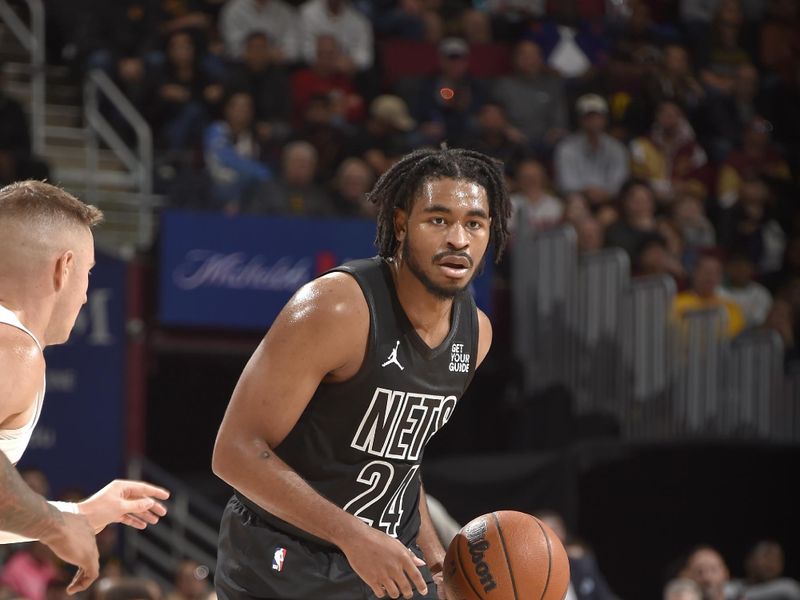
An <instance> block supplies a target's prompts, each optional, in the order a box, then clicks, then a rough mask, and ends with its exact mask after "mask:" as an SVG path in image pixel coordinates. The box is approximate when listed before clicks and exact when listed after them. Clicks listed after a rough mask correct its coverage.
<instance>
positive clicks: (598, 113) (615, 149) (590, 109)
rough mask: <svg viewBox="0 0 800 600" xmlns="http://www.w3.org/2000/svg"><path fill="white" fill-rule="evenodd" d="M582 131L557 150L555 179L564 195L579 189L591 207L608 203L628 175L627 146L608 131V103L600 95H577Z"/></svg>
mask: <svg viewBox="0 0 800 600" xmlns="http://www.w3.org/2000/svg"><path fill="white" fill-rule="evenodd" d="M576 111H577V114H578V118H579V122H580V130H579V131H577V132H576V133H573V134H572V135H570V136H568V137H566V138H564V139H563V140H561V142H559V143H558V145H557V146H556V149H555V157H554V165H555V172H556V181H557V184H558V188H559V190H560V191H561V193H562V194H571V193H574V192H580V193H582V194H583V195H584V196H586V198H587V199H588V200H589V203H590V204H591V205H592V206H599V205H601V204H605V203H607V202H609V201H610V200H611V199H613V197H614V196H615V195H616V194H617V192H618V191H619V189H620V187H621V186H622V184H623V183H624V182H625V180H626V179H627V178H628V173H629V157H628V151H627V150H626V148H625V146H624V145H623V144H622V143H621V142H619V141H618V140H616V139H614V138H613V137H611V136H610V135H608V134H607V133H606V132H605V129H606V125H607V122H608V104H607V103H606V101H605V99H604V98H602V97H601V96H598V95H597V94H586V95H583V96H581V97H580V98H578V101H577V102H576Z"/></svg>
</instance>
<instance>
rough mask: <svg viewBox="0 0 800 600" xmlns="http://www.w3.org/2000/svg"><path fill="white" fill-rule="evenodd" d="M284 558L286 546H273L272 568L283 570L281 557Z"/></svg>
mask: <svg viewBox="0 0 800 600" xmlns="http://www.w3.org/2000/svg"><path fill="white" fill-rule="evenodd" d="M284 558H286V548H281V547H280V546H278V547H277V548H275V555H274V556H273V557H272V570H273V571H278V572H279V573H280V572H281V571H283V559H284Z"/></svg>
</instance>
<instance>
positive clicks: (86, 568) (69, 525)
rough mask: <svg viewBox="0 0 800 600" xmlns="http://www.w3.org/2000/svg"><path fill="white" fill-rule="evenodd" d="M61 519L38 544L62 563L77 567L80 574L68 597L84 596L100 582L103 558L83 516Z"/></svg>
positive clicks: (69, 588)
mask: <svg viewBox="0 0 800 600" xmlns="http://www.w3.org/2000/svg"><path fill="white" fill-rule="evenodd" d="M61 517H62V518H61V519H60V524H59V526H58V527H53V528H52V529H51V530H50V531H48V533H47V534H46V535H45V536H43V537H42V538H41V539H40V540H39V541H41V542H42V543H43V544H45V545H46V546H48V547H49V548H50V549H51V550H52V551H53V552H54V553H55V555H56V556H58V557H59V558H60V559H61V560H63V561H64V562H67V563H69V564H71V565H75V566H76V567H78V572H77V573H75V577H74V578H73V579H72V582H71V583H70V584H69V586H68V587H67V593H68V594H70V595H72V594H76V593H78V592H82V591H83V590H85V589H86V588H88V587H89V586H90V585H92V582H93V581H94V580H95V579H97V576H98V575H99V573H100V558H99V554H98V551H97V542H96V541H95V539H94V531H93V530H92V526H91V524H90V523H89V520H88V519H87V518H86V517H84V516H83V515H73V514H71V513H62V514H61Z"/></svg>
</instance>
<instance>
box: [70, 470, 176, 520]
mask: <svg viewBox="0 0 800 600" xmlns="http://www.w3.org/2000/svg"><path fill="white" fill-rule="evenodd" d="M167 498H169V492H168V491H167V490H165V489H164V488H160V487H157V486H155V485H151V484H149V483H144V482H143V481H127V480H125V479H116V480H114V481H112V482H111V483H109V484H108V485H107V486H106V487H104V488H103V489H102V490H100V491H99V492H97V493H96V494H95V495H94V496H92V497H91V498H89V499H87V500H84V501H83V502H80V503H78V510H79V511H80V513H81V514H83V515H86V518H87V519H89V523H90V524H91V526H92V527H93V528H94V532H95V533H99V532H100V531H102V530H103V528H104V527H105V526H106V525H108V524H109V523H122V524H123V525H128V526H129V527H134V528H136V529H144V528H145V527H147V525H148V524H149V525H155V524H156V523H158V520H159V519H160V518H161V517H163V516H164V515H165V514H167V509H166V507H165V506H164V505H163V504H161V503H160V502H159V500H166V499H167Z"/></svg>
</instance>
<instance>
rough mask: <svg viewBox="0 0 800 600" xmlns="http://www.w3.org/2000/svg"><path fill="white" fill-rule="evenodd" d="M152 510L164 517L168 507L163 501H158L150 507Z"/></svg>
mask: <svg viewBox="0 0 800 600" xmlns="http://www.w3.org/2000/svg"><path fill="white" fill-rule="evenodd" d="M150 512H153V513H155V514H156V515H158V516H159V517H163V516H164V515H166V514H167V507H166V506H164V505H163V504H161V502H156V503H155V504H153V507H152V508H151V509H150Z"/></svg>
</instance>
